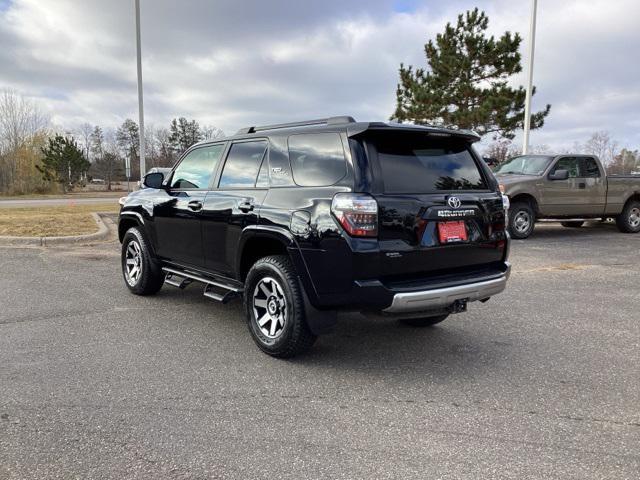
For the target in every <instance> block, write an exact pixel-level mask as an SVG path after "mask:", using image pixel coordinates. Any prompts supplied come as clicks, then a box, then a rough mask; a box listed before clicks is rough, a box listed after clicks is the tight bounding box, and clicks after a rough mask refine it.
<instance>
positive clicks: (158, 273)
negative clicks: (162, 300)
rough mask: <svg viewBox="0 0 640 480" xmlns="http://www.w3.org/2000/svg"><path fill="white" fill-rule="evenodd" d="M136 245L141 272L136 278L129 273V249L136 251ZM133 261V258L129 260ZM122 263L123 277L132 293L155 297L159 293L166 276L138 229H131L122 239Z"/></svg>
mask: <svg viewBox="0 0 640 480" xmlns="http://www.w3.org/2000/svg"><path fill="white" fill-rule="evenodd" d="M134 244H136V245H137V246H138V247H139V265H138V266H139V268H140V272H139V274H138V276H137V277H136V278H135V281H134V279H133V277H132V276H131V275H129V274H128V273H127V260H128V258H127V249H129V248H130V247H131V248H133V249H134V250H135V246H134ZM129 260H131V258H129ZM120 263H121V266H122V276H123V277H124V283H125V285H126V286H127V288H128V289H129V290H131V292H132V293H134V294H136V295H153V294H154V293H157V292H158V291H159V290H160V289H161V288H162V284H163V283H164V274H163V273H162V269H161V268H160V265H159V263H158V262H157V260H156V259H155V258H154V256H153V251H152V250H151V247H150V245H149V242H148V240H147V238H146V236H145V235H144V233H143V232H142V230H140V228H138V227H131V228H130V229H129V230H127V233H125V234H124V238H123V239H122V250H121V254H120Z"/></svg>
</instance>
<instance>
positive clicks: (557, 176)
mask: <svg viewBox="0 0 640 480" xmlns="http://www.w3.org/2000/svg"><path fill="white" fill-rule="evenodd" d="M568 178H569V170H556V171H555V172H553V173H550V174H549V180H566V179H568Z"/></svg>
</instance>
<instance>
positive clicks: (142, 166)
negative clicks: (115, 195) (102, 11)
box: [135, 0, 147, 180]
mask: <svg viewBox="0 0 640 480" xmlns="http://www.w3.org/2000/svg"><path fill="white" fill-rule="evenodd" d="M135 3H136V47H137V55H138V116H139V126H140V180H142V178H143V177H144V174H145V173H146V172H147V169H146V168H145V159H144V153H145V152H144V150H145V149H144V106H143V101H142V54H141V51H140V0H135Z"/></svg>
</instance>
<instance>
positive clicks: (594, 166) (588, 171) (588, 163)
mask: <svg viewBox="0 0 640 480" xmlns="http://www.w3.org/2000/svg"><path fill="white" fill-rule="evenodd" d="M583 161H584V164H583V165H584V175H583V177H599V176H600V169H599V168H598V162H596V159H595V158H593V157H586V158H584V159H583Z"/></svg>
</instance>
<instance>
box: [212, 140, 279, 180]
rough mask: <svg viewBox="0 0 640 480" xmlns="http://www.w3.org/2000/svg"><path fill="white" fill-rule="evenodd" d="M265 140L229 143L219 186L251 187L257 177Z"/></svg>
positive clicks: (265, 146)
mask: <svg viewBox="0 0 640 480" xmlns="http://www.w3.org/2000/svg"><path fill="white" fill-rule="evenodd" d="M266 150H267V142H266V141H265V140H260V141H257V142H241V143H234V144H233V145H231V149H230V150H229V155H228V156H227V161H226V162H225V164H224V170H222V177H220V185H219V187H220V188H253V187H254V186H255V184H256V178H257V177H258V170H260V165H261V164H262V158H263V157H264V154H265V152H266Z"/></svg>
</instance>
